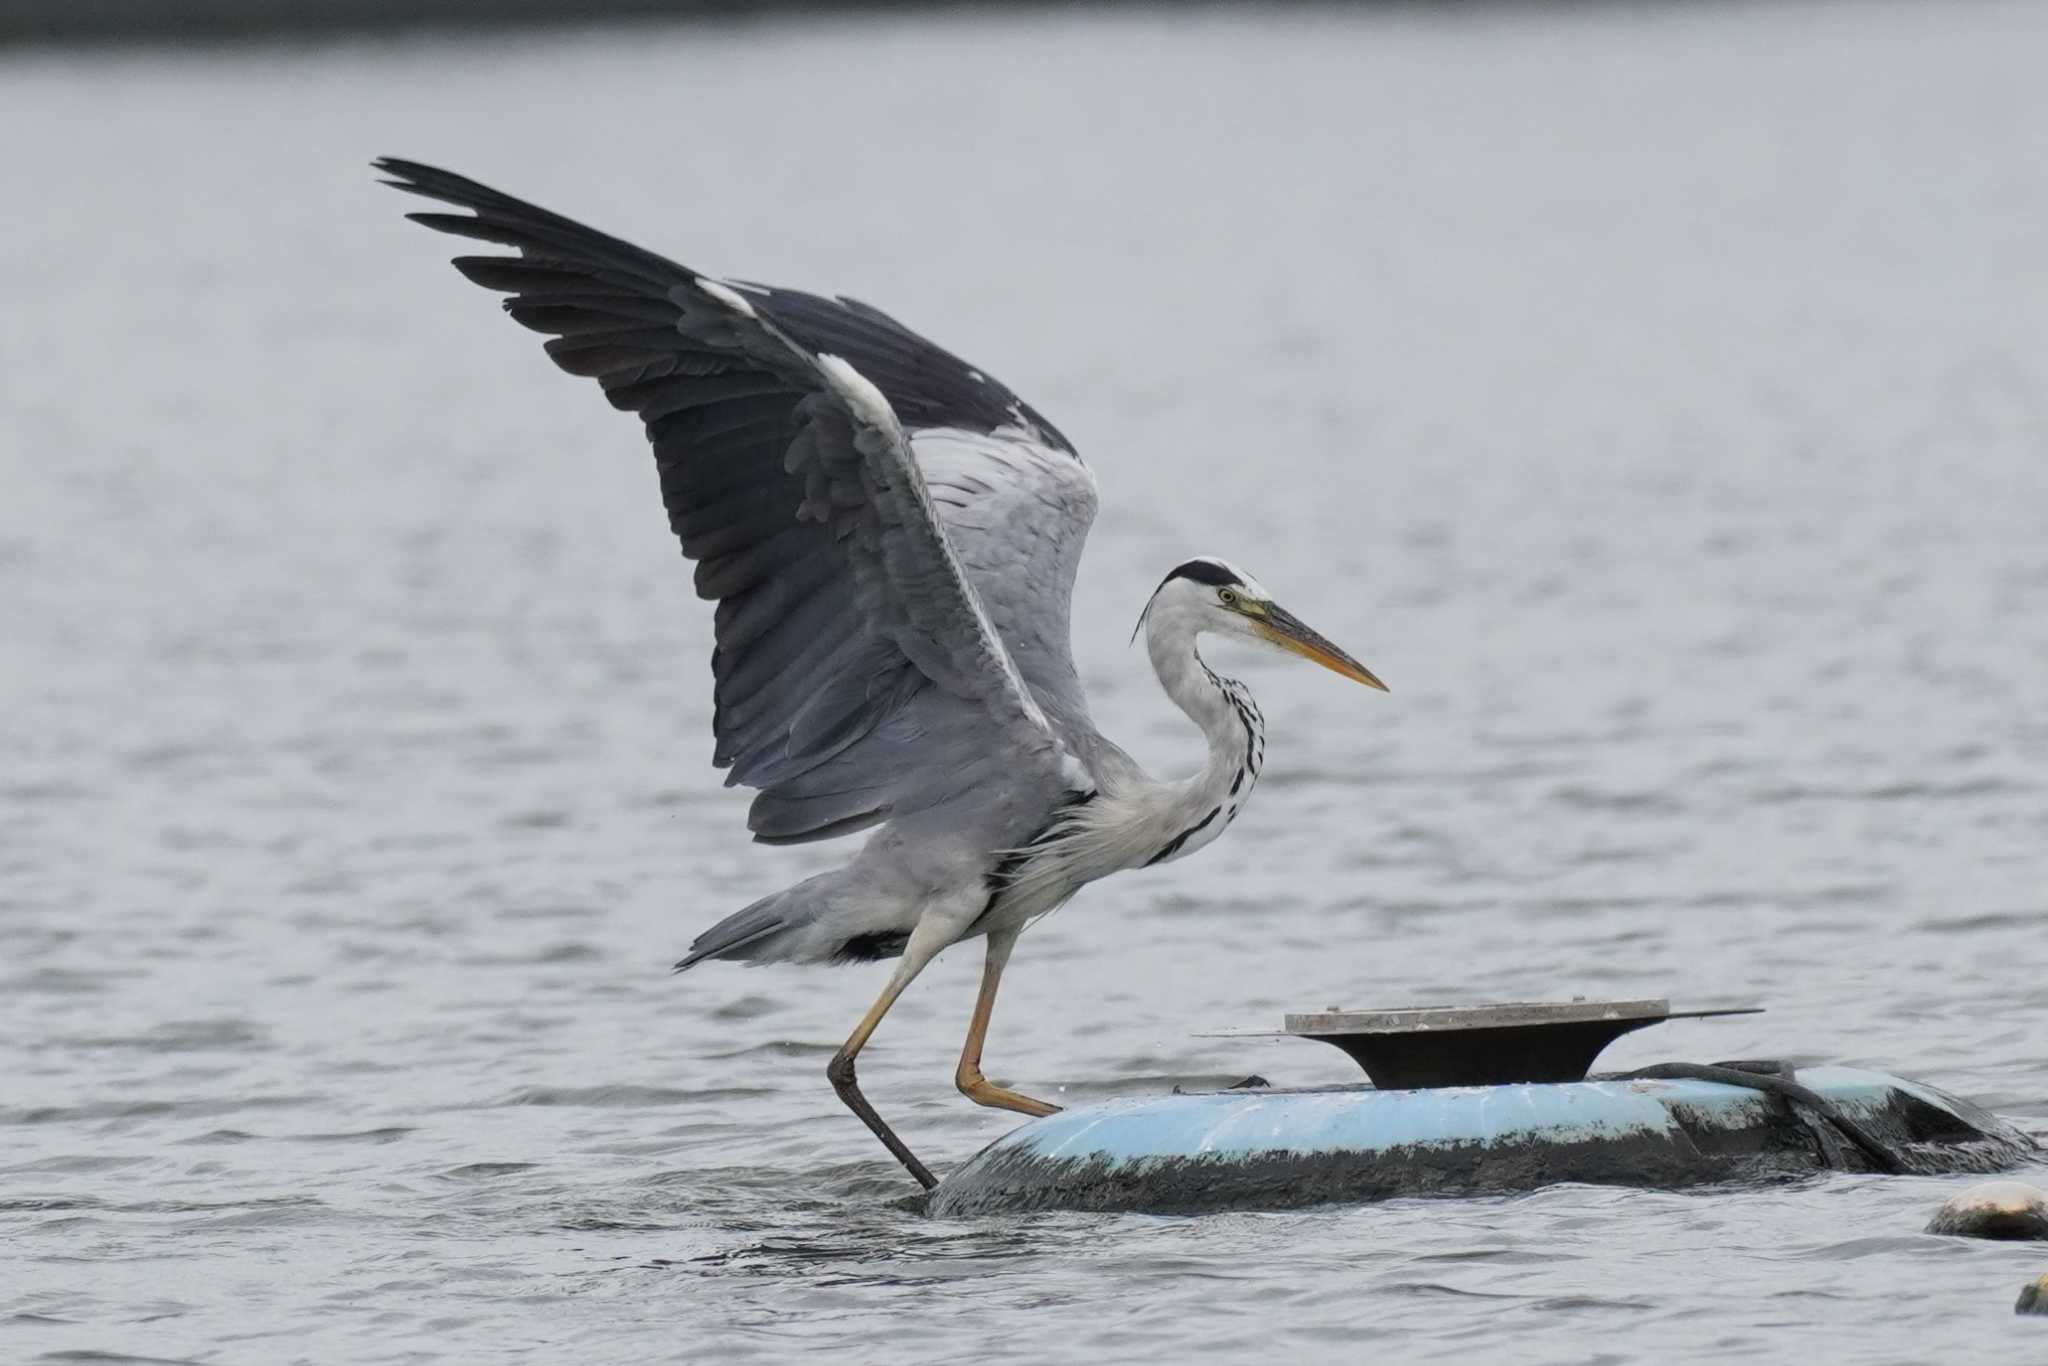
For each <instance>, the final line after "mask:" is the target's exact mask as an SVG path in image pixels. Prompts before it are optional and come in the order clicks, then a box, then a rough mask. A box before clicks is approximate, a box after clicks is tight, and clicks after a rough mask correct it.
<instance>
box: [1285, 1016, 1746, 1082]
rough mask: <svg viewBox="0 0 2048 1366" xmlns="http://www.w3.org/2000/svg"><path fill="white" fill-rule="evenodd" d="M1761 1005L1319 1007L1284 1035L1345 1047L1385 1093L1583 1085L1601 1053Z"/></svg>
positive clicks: (1291, 1021)
mask: <svg viewBox="0 0 2048 1366" xmlns="http://www.w3.org/2000/svg"><path fill="white" fill-rule="evenodd" d="M1759 1013H1761V1007H1757V1006H1743V1007H1738V1008H1733V1009H1725V1010H1673V1009H1672V1008H1671V1003H1670V1002H1669V1001H1665V1000H1644V1001H1514V1002H1509V1003H1506V1004H1503V1005H1490V1006H1409V1007H1403V1008H1400V1009H1395V1010H1323V1011H1313V1012H1309V1013H1306V1014H1290V1015H1289V1016H1287V1027H1286V1029H1285V1031H1284V1032H1285V1033H1288V1034H1292V1035H1294V1036H1296V1037H1298V1038H1303V1039H1316V1040H1319V1041H1320V1042H1323V1043H1327V1044H1333V1045H1335V1046H1336V1047H1338V1048H1341V1049H1343V1050H1344V1052H1345V1053H1346V1054H1348V1055H1349V1056H1350V1057H1351V1058H1352V1060H1353V1061H1355V1062H1356V1063H1357V1064H1358V1065H1359V1066H1360V1067H1362V1068H1364V1069H1365V1074H1366V1075H1367V1076H1369V1077H1371V1078H1372V1084H1373V1085H1374V1086H1377V1087H1378V1088H1380V1089H1381V1090H1383V1091H1405V1090H1425V1089H1428V1088H1431V1087H1438V1086H1497V1085H1502V1084H1505V1083H1508V1082H1522V1081H1544V1082H1562V1081H1583V1080H1585V1077H1586V1073H1587V1072H1588V1071H1589V1070H1591V1068H1592V1066H1593V1060H1594V1059H1595V1058H1597V1057H1599V1056H1600V1053H1601V1050H1603V1049H1605V1048H1606V1047H1607V1045H1609V1044H1610V1043H1613V1042H1614V1041H1615V1040H1616V1039H1618V1038H1620V1037H1621V1036H1622V1035H1624V1034H1626V1033H1628V1032H1629V1031H1630V1030H1635V1029H1642V1028H1644V1027H1645V1026H1648V1025H1653V1024H1661V1023H1663V1022H1664V1021H1666V1020H1693V1019H1703V1018H1706V1017H1708V1016H1714V1015H1755V1014H1759Z"/></svg>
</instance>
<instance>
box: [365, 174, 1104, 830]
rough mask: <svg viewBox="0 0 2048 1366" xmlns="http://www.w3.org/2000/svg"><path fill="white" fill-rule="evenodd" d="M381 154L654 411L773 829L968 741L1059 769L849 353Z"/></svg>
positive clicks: (637, 403)
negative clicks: (826, 350)
mask: <svg viewBox="0 0 2048 1366" xmlns="http://www.w3.org/2000/svg"><path fill="white" fill-rule="evenodd" d="M378 165H379V167H380V169H382V170H384V171H386V172H388V173H390V174H391V175H392V176H393V177H394V179H393V181H392V182H391V183H393V184H395V185H396V186H397V187H398V188H400V189H404V190H408V191H411V192H413V193H415V194H420V195H424V196H427V197H429V198H433V199H438V200H441V201H443V202H445V203H450V204H455V205H457V206H459V207H462V208H466V209H468V210H470V211H471V214H472V215H474V216H469V215H457V214H444V213H425V214H414V215H411V216H412V217H413V218H415V219H416V220H418V221H420V222H422V223H425V224H426V225H427V226H429V227H434V228H437V229H440V230H442V231H446V232H450V233H455V234H457V235H461V236H467V237H472V238H477V239H480V240H484V241H490V242H497V243H502V244H505V245H508V246H512V247H514V248H516V249H518V251H519V252H520V255H519V256H517V257H510V256H490V257H462V258H458V259H457V260H456V262H455V264H456V266H457V268H458V269H459V270H461V271H462V273H463V274H464V275H466V276H468V277H469V278H470V279H471V280H473V281H475V282H476V283H478V284H481V285H484V286H486V287H488V288H491V289H496V290H499V291H501V292H504V293H506V294H508V295H510V297H509V298H508V299H507V300H506V305H505V306H506V309H507V311H509V312H510V313H511V315H512V316H513V318H514V319H515V320H517V321H518V322H520V323H522V324H524V325H525V326H527V327H530V328H533V329H534V330H536V331H539V332H543V333H545V334H547V335H548V336H549V338H550V340H549V341H548V342H547V345H546V350H547V353H548V355H549V356H550V357H551V358H552V359H553V360H554V361H555V363H556V364H557V365H559V366H560V367H561V368H563V369H564V370H567V371H569V372H571V373H573V374H579V375H586V376H591V377H594V378H596V379H597V380H598V382H599V383H600V384H601V385H602V386H603V388H604V390H605V393H606V395H607V397H608V398H609V399H610V400H611V402H612V404H613V405H614V406H615V407H618V408H621V409H624V410H629V411H633V412H636V413H638V414H639V415H640V417H641V419H642V421H643V422H644V423H645V425H646V428H647V434H648V439H649V441H650V442H651V444H652V445H653V447H654V452H655V459H656V464H657V466H658V468H659V471H660V475H661V487H662V496H663V500H664V502H665V503H666V505H667V507H668V511H669V517H670V524H671V526H672V527H673V528H674V530H675V532H676V534H677V536H678V537H679V539H680V540H681V542H682V547H683V551H684V553H685V554H686V555H688V556H689V557H690V558H691V559H693V560H695V561H697V574H696V581H697V587H698V591H699V593H700V594H701V595H703V596H705V597H708V598H713V599H716V600H717V601H718V603H719V608H718V617H717V640H718V644H717V649H716V652H715V654H714V656H713V674H714V679H715V684H716V689H715V697H716V703H717V712H716V716H715V720H714V728H715V731H716V736H717V748H716V751H715V754H714V760H715V762H717V763H719V764H721V765H725V766H729V767H730V768H731V774H730V775H729V778H728V781H729V782H736V783H744V784H746V785H748V786H752V787H756V788H759V789H760V790H761V791H760V796H759V797H757V798H756V799H755V803H754V809H753V812H752V814H751V816H750V819H749V824H750V825H751V826H752V827H753V828H754V829H755V830H756V832H757V834H758V835H760V836H761V837H763V838H768V839H771V840H778V841H788V840H797V839H805V838H824V837H827V836H830V835H835V834H841V833H845V832H846V831H848V830H850V829H856V828H859V827H861V826H863V825H867V824H872V823H873V822H874V821H876V820H880V819H885V818H886V817H888V816H889V815H890V814H892V812H895V811H901V810H903V809H906V807H921V806H928V805H932V804H935V803H937V802H939V801H943V800H945V799H946V798H947V796H948V795H950V790H951V789H953V788H956V787H958V786H959V785H960V784H962V783H964V782H967V781H969V773H970V771H971V770H972V769H974V768H976V767H978V765H973V764H963V763H961V762H960V759H961V755H960V753H959V749H960V747H962V746H963V745H972V746H973V748H974V749H975V750H976V751H979V754H978V755H977V757H981V756H982V755H985V754H987V753H988V752H990V751H994V752H996V753H999V754H1001V755H1002V762H1003V763H1005V764H1006V765H1009V766H1012V767H1014V766H1017V765H1027V766H1030V767H1032V768H1035V769H1036V770H1037V771H1039V772H1041V773H1050V772H1053V771H1056V770H1058V769H1059V767H1060V765H1061V762H1062V754H1061V747H1060V745H1059V743H1058V740H1057V738H1056V736H1055V734H1054V731H1053V729H1052V728H1051V726H1050V724H1049V722H1048V720H1047V717H1046V715H1045V713H1044V712H1043V710H1042V709H1041V707H1040V705H1039V702H1038V700H1037V697H1036V695H1035V692H1034V690H1033V689H1032V688H1031V687H1029V686H1027V684H1026V682H1025V680H1024V678H1023V676H1022V674H1021V673H1020V672H1019V669H1018V666H1017V663H1016V661H1015V660H1014V659H1013V658H1012V657H1011V655H1010V652H1009V650H1008V649H1007V648H1006V646H1005V643H1004V639H1003V637H1002V636H1001V635H999V634H998V633H997V630H996V628H995V626H994V624H993V623H992V622H991V621H990V619H989V617H988V615H987V613H986V612H985V611H984V608H983V604H982V603H981V601H980V600H979V599H978V598H977V596H976V593H975V589H974V586H973V584H972V583H971V582H970V579H969V576H968V572H967V570H966V569H965V568H964V567H963V565H962V564H961V562H960V560H959V558H958V557H957V555H956V553H955V550H954V546H953V544H952V542H951V540H950V539H949V537H948V534H947V532H946V531H945V530H943V529H942V528H941V525H940V523H939V521H938V516H937V510H936V509H935V508H934V506H933V503H932V500H931V497H930V494H929V492H928V490H927V489H926V486H925V482H924V479H923V477H922V475H921V474H920V472H919V468H918V463H917V460H916V457H915V455H914V453H913V450H912V446H911V443H910V440H909V438H908V437H907V436H906V434H905V432H904V431H903V428H902V426H901V424H900V422H899V420H898V416H897V413H896V411H895V408H894V407H893V405H892V402H891V400H890V398H889V397H888V396H886V395H885V394H884V393H883V392H882V391H881V390H879V389H878V388H877V387H876V386H875V384H873V383H872V382H870V381H869V380H868V379H867V378H866V377H865V376H864V375H863V373H862V372H861V371H860V370H859V369H858V368H856V366H855V365H853V364H852V363H850V362H848V361H847V360H845V359H842V358H840V357H837V356H833V355H828V354H823V353H821V352H820V351H818V350H817V349H815V348H813V347H811V346H809V345H807V344H805V342H804V341H802V340H801V339H799V338H797V337H795V336H792V335H791V334H790V332H789V331H787V330H785V328H784V327H782V326H781V325H780V324H779V323H778V322H777V321H776V319H775V315H774V314H773V313H772V311H770V310H768V309H766V308H756V307H755V306H754V302H753V297H750V296H754V297H758V296H760V295H762V293H763V292H762V291H759V290H749V291H748V292H747V293H741V292H740V291H739V290H737V289H735V288H734V287H732V286H729V285H726V284H724V283H722V282H720V281H717V280H712V279H709V278H707V277H703V276H700V275H698V274H697V273H696V272H693V271H691V270H689V269H687V268H686V267H683V266H681V265H678V264H676V263H675V262H672V261H668V260H666V259H664V258H662V257H659V256H656V255H654V254H652V253H650V252H646V251H643V250H642V249H640V248H638V247H634V246H632V245H631V244H629V243H626V242H622V241H619V240H618V239H616V238H611V237H607V236H605V235H604V234H602V233H598V232H595V231H593V230H591V229H589V228H585V227H583V226H582V225H581V224H578V223H575V222H573V221H571V220H569V219H566V218H562V217H560V216H559V215H556V214H552V213H550V212H548V211H546V210H544V209H540V208H537V207H535V206H533V205H530V204H527V203H524V202H523V201H520V200H517V199H514V198H512V197H511V196H508V195H503V194H500V193H498V192H497V191H494V190H491V189H489V188H488V187H486V186H483V185H479V184H477V183H476V182H474V181H471V180H467V179H465V178H463V177H461V176H456V175H452V174H450V173H448V172H444V171H439V170H435V169H434V168H431V167H427V166H421V165H419V164H417V163H412V162H402V161H395V160H384V161H380V162H379V163H378ZM876 316H878V317H879V316H880V315H876ZM892 326H893V324H892ZM941 354H942V353H941ZM1004 392H1006V391H1004ZM954 406H955V407H957V405H954ZM941 410H942V411H945V412H947V413H948V414H949V415H950V414H951V412H952V409H951V408H943V407H942V409H941ZM970 420H973V418H972V417H970ZM1061 610H1062V611H1064V605H1062V609H1061ZM1069 672H1071V666H1069ZM947 747H950V749H951V752H950V753H949V752H946V750H947Z"/></svg>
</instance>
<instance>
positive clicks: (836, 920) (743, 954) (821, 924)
mask: <svg viewBox="0 0 2048 1366" xmlns="http://www.w3.org/2000/svg"><path fill="white" fill-rule="evenodd" d="M858 879H859V874H858V873H857V872H856V870H855V869H854V868H851V867H847V868H838V869H834V870H833V871H832V872H829V873H820V874H818V876H816V877H812V878H805V879H804V880H803V881H802V882H799V883H797V884H796V886H794V887H790V888H786V889H785V890H783V891H780V892H777V893H775V894H774V895H773V896H764V897H762V898H761V899H760V900H759V901H756V902H755V903H754V904H753V905H751V906H749V907H747V908H746V909H745V910H741V911H735V912H733V913H732V914H731V915H729V916H727V917H726V918H725V919H723V920H721V921H719V922H718V923H717V924H716V925H713V926H712V927H711V928H710V929H708V930H706V931H704V933H702V934H700V935H698V936H697V938H696V940H695V942H693V943H692V944H691V945H690V951H689V953H688V954H686V955H685V956H684V958H683V961H682V962H680V963H678V964H676V971H677V972H681V971H682V970H683V969H684V968H689V967H695V966H696V965H697V964H699V963H701V962H703V961H704V960H705V959H707V958H719V959H724V960H725V961H727V962H732V963H863V962H870V961H873V960H874V959H877V958H895V957H898V956H900V955H901V954H902V952H903V945H904V942H905V941H906V940H908V939H909V937H910V926H911V924H914V923H915V917H914V916H912V917H911V918H910V919H909V920H908V922H906V923H898V922H899V921H901V920H903V918H904V916H903V913H904V910H905V909H906V908H902V907H899V906H897V905H894V904H888V903H884V904H879V905H878V904H875V903H874V902H873V901H872V900H871V899H870V898H867V897H863V896H861V895H860V891H861V888H860V885H859V881H858Z"/></svg>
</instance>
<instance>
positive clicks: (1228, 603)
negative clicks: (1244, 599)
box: [1216, 588, 1237, 607]
mask: <svg viewBox="0 0 2048 1366" xmlns="http://www.w3.org/2000/svg"><path fill="white" fill-rule="evenodd" d="M1216 598H1217V600H1218V601H1219V602H1221V603H1222V604H1223V605H1224V606H1225V607H1235V606H1237V590H1236V589H1235V588H1225V589H1223V590H1221V591H1219V592H1218V593H1217V594H1216Z"/></svg>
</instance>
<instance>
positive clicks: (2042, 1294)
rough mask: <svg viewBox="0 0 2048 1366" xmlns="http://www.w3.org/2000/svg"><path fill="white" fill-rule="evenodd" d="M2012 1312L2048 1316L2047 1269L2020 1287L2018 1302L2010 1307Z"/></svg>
mask: <svg viewBox="0 0 2048 1366" xmlns="http://www.w3.org/2000/svg"><path fill="white" fill-rule="evenodd" d="M2012 1312H2013V1313H2015V1314H2040V1315H2042V1316H2043V1317H2048V1271H2044V1272H2042V1273H2041V1274H2040V1275H2038V1276H2036V1277H2035V1278H2034V1279H2033V1280H2031V1281H2029V1282H2028V1283H2027V1284H2026V1285H2025V1286H2023V1287H2022V1288H2021V1290H2020V1302H2019V1303H2018V1304H2016V1305H2014V1306H2013V1307H2012Z"/></svg>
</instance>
